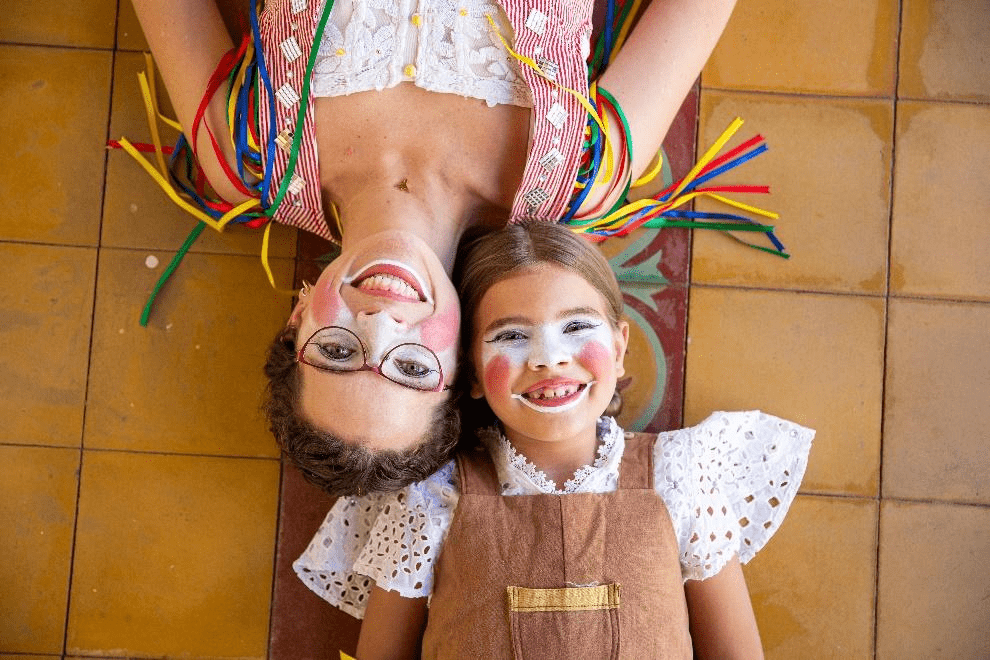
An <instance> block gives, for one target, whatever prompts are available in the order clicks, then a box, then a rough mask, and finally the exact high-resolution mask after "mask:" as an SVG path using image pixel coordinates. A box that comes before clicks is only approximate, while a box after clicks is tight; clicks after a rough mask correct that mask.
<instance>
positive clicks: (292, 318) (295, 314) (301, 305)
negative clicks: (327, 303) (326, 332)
mask: <svg viewBox="0 0 990 660" xmlns="http://www.w3.org/2000/svg"><path fill="white" fill-rule="evenodd" d="M307 307H309V298H305V297H300V298H299V302H297V303H296V306H295V307H293V308H292V313H291V314H290V315H289V320H288V321H287V322H286V324H285V325H286V326H290V325H291V326H293V327H295V328H298V327H299V326H300V324H302V315H303V311H305V310H306V308H307Z"/></svg>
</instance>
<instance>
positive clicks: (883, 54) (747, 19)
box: [701, 0, 898, 96]
mask: <svg viewBox="0 0 990 660" xmlns="http://www.w3.org/2000/svg"><path fill="white" fill-rule="evenodd" d="M897 19H898V3H897V0H866V1H865V2H864V1H862V0H838V1H837V2H827V3H824V2H816V1H815V0H795V1H793V2H787V3H779V2H773V0H740V1H739V3H738V4H737V5H736V8H735V11H734V12H733V14H732V18H731V19H730V20H729V24H728V26H727V27H726V29H725V33H724V34H723V35H722V38H721V40H720V41H719V44H718V46H717V47H716V48H715V52H714V53H713V54H712V57H711V59H710V60H709V61H708V64H707V65H706V67H705V70H704V73H703V74H702V76H701V84H702V87H718V88H723V89H750V90H763V91H776V92H806V93H813V94H836V95H849V96H890V95H892V93H893V90H894V65H895V53H896V43H897V42H896V39H897Z"/></svg>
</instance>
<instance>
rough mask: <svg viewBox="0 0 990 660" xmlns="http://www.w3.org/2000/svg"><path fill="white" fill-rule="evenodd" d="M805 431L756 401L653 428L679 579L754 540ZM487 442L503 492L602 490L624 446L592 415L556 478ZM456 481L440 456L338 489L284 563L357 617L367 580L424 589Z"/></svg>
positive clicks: (799, 472) (412, 591)
mask: <svg viewBox="0 0 990 660" xmlns="http://www.w3.org/2000/svg"><path fill="white" fill-rule="evenodd" d="M813 437H814V431H812V430H810V429H806V428H804V427H802V426H799V425H797V424H794V423H792V422H788V421H786V420H783V419H779V418H777V417H773V416H770V415H766V414H764V413H761V412H759V411H752V412H736V413H726V412H718V413H714V414H712V415H711V416H710V417H709V418H708V419H706V420H705V421H703V422H702V423H701V424H699V425H698V426H693V427H691V428H687V429H681V430H678V431H669V432H665V433H661V434H660V435H659V439H658V441H657V443H656V445H655V448H654V456H653V471H654V485H655V488H656V491H657V493H658V494H659V495H660V497H661V498H662V499H663V501H664V504H665V505H666V506H667V510H668V512H669V513H670V517H671V519H672V521H673V524H674V530H675V533H676V537H677V539H678V544H679V548H680V560H681V573H682V575H683V577H684V579H685V580H689V579H690V580H703V579H706V578H708V577H711V576H713V575H715V574H717V573H718V572H719V571H720V570H722V568H723V567H724V566H725V564H726V563H727V562H728V560H729V559H731V558H732V556H733V555H738V556H739V560H740V561H741V562H743V563H745V562H747V561H749V560H750V559H751V558H752V557H753V556H754V555H755V554H756V553H757V551H758V550H760V549H761V548H762V547H763V546H764V545H765V544H766V542H767V540H769V538H770V537H771V536H772V535H773V534H774V532H776V530H777V528H778V527H779V525H780V523H781V521H782V520H783V518H784V516H785V515H786V513H787V509H788V507H789V506H790V504H791V501H792V500H793V499H794V496H795V495H796V494H797V491H798V487H799V485H800V483H801V478H802V477H803V476H804V470H805V467H806V466H807V462H808V452H809V450H810V448H811V440H812V438H813ZM488 444H489V451H490V452H491V453H492V457H493V459H494V462H495V465H496V468H497V471H498V476H499V480H500V481H501V483H502V494H503V495H523V494H538V493H605V492H611V491H614V490H615V489H616V485H617V483H618V475H619V465H620V462H621V460H622V453H623V450H624V449H625V440H624V438H623V433H622V429H620V428H619V427H618V425H616V424H615V422H614V421H613V420H612V419H611V418H602V420H600V421H599V449H598V457H597V458H596V460H595V462H594V463H593V464H592V465H590V466H587V467H584V468H582V469H580V470H578V472H577V473H575V475H574V477H573V478H572V479H570V480H568V481H567V482H565V483H564V485H563V488H561V489H558V488H557V486H556V484H554V483H553V482H552V481H551V480H549V479H548V478H547V477H546V475H544V474H543V473H542V472H541V471H540V470H538V469H537V468H536V467H535V466H534V465H533V464H532V463H530V462H529V461H527V460H526V459H525V457H523V456H521V455H520V454H518V453H517V452H516V451H515V450H514V449H513V447H512V446H511V444H509V443H508V442H507V441H506V440H505V439H504V437H503V438H499V439H497V440H494V441H491V442H489V443H488ZM457 482H458V479H457V467H456V463H455V462H454V461H450V462H448V463H447V464H445V465H444V466H443V467H442V468H441V469H440V470H439V471H437V472H436V473H435V474H434V475H432V476H431V477H429V478H428V479H426V480H425V481H421V482H418V483H415V484H412V485H410V486H407V487H406V488H404V489H403V490H401V491H397V492H394V493H384V494H375V495H366V496H364V497H350V498H346V497H345V498H340V499H339V500H337V502H336V504H334V506H333V508H332V509H331V510H330V512H329V513H328V514H327V517H326V519H325V520H324V521H323V524H322V525H321V526H320V528H319V530H318V531H317V533H316V535H315V536H314V537H313V540H312V542H311V543H310V545H309V547H308V548H307V549H306V551H305V552H304V553H303V554H302V556H300V557H299V559H297V560H296V562H295V563H294V564H293V567H294V568H295V570H296V574H297V575H298V576H299V578H300V579H301V580H302V581H303V582H304V583H305V584H306V586H308V587H309V588H310V589H312V590H313V591H314V592H316V594H317V595H319V596H320V597H321V598H323V599H324V600H326V601H328V602H330V603H331V604H332V605H334V606H336V607H338V608H340V609H342V610H343V611H345V612H347V613H349V614H351V615H353V616H355V617H357V618H363V616H364V610H365V606H366V603H367V597H368V594H369V593H370V592H371V588H372V587H373V586H374V585H375V584H377V585H378V586H380V587H382V588H383V589H387V590H390V591H397V592H398V593H400V594H401V595H403V596H406V597H410V598H415V597H423V596H429V595H430V594H431V593H432V590H433V566H434V564H435V563H436V561H437V559H438V558H439V556H440V551H441V549H442V546H443V542H444V538H445V537H446V534H447V530H448V528H449V527H450V522H451V518H452V516H453V513H454V509H455V508H456V507H457V500H458V484H457Z"/></svg>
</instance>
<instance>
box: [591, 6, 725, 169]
mask: <svg viewBox="0 0 990 660" xmlns="http://www.w3.org/2000/svg"><path fill="white" fill-rule="evenodd" d="M735 4H736V0H707V1H702V0H653V1H652V3H651V4H650V6H649V7H647V8H646V10H645V11H644V12H643V15H642V16H641V17H640V20H639V23H637V24H636V27H635V28H634V29H633V31H632V33H631V34H630V35H629V38H628V39H627V40H626V43H625V45H624V46H623V47H622V49H621V50H620V51H619V53H618V55H616V57H615V59H614V60H613V61H612V62H611V63H610V64H609V66H608V68H607V69H606V70H605V73H603V74H602V76H601V78H600V79H599V84H600V85H601V86H602V87H603V88H605V89H606V90H608V91H609V92H611V93H612V95H613V96H615V99H616V101H618V103H619V107H621V108H622V110H623V112H625V115H626V118H627V119H628V120H629V137H630V138H631V139H632V147H633V150H632V151H633V161H632V175H633V178H634V179H635V178H638V177H639V176H640V175H641V174H642V173H643V172H644V171H645V170H646V168H647V167H649V165H650V161H652V160H653V156H654V155H655V154H656V152H657V150H658V149H659V148H660V145H661V144H662V143H663V138H664V136H665V135H666V134H667V130H668V129H669V128H670V125H671V123H672V122H673V121H674V116H675V115H676V114H677V111H678V109H679V108H680V106H681V103H682V102H683V101H684V97H685V96H687V94H688V92H689V91H690V90H691V86H692V85H693V84H694V81H695V80H696V79H697V77H698V74H700V73H701V69H702V68H703V67H704V65H705V62H706V61H707V60H708V56H709V55H710V54H711V52H712V50H713V49H714V48H715V44H717V43H718V39H719V37H720V36H721V35H722V31H723V30H724V29H725V25H726V23H727V22H728V21H729V16H730V15H731V14H732V8H733V7H734V6H735Z"/></svg>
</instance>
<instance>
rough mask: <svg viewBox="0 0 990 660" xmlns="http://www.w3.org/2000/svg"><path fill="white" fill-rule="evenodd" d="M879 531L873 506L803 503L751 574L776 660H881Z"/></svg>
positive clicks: (764, 634)
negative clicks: (876, 628) (876, 627)
mask: <svg viewBox="0 0 990 660" xmlns="http://www.w3.org/2000/svg"><path fill="white" fill-rule="evenodd" d="M876 526H877V505H876V504H875V503H874V502H872V501H869V500H861V499H851V498H841V499H840V498H831V497H817V496H816V497H810V496H798V498H797V499H796V500H795V501H794V503H793V505H792V506H791V510H790V511H789V512H788V514H787V518H786V520H785V521H784V523H783V525H782V526H781V528H780V531H779V532H778V533H777V534H776V535H775V536H774V537H773V538H772V539H771V540H770V542H769V544H768V545H767V546H766V548H764V549H763V550H761V551H760V553H759V554H757V555H756V558H755V559H753V561H751V562H750V563H749V564H747V565H746V567H745V568H744V572H745V575H746V582H747V585H748V586H749V592H750V597H751V599H752V601H753V609H754V610H755V611H756V620H757V623H758V624H759V626H760V636H761V638H762V640H763V649H764V652H765V653H766V657H767V659H768V660H778V659H779V660H791V659H793V658H816V659H825V658H834V659H835V660H860V659H862V660H872V659H873V601H874V599H873V592H874V586H875V584H876V552H877V546H876ZM932 657H934V656H932Z"/></svg>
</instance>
